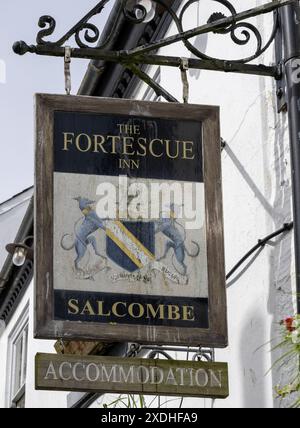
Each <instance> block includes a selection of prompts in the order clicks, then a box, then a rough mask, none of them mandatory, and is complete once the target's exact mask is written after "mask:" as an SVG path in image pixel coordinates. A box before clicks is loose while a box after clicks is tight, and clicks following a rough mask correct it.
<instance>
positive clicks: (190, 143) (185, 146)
mask: <svg viewBox="0 0 300 428" xmlns="http://www.w3.org/2000/svg"><path fill="white" fill-rule="evenodd" d="M182 144H183V154H182V159H188V160H193V159H195V154H194V142H193V141H183V142H182ZM189 146H190V147H189ZM188 153H190V154H193V156H192V157H191V156H188Z"/></svg>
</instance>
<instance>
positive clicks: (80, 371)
mask: <svg viewBox="0 0 300 428" xmlns="http://www.w3.org/2000/svg"><path fill="white" fill-rule="evenodd" d="M35 365H36V377H35V383H36V385H35V386H36V389H37V390H54V391H78V392H94V393H108V392H112V393H126V394H145V395H166V396H168V395H170V396H176V397H178V396H179V397H181V396H183V397H184V396H186V397H212V398H227V397H228V395H229V386H228V366H227V364H225V363H203V362H195V361H194V362H193V361H173V360H148V359H136V358H117V357H92V356H85V357H80V358H79V357H76V356H68V355H64V356H60V355H52V354H37V355H36V360H35Z"/></svg>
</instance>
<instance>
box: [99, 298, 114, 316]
mask: <svg viewBox="0 0 300 428" xmlns="http://www.w3.org/2000/svg"><path fill="white" fill-rule="evenodd" d="M97 303H98V315H99V316H100V317H110V315H111V312H110V311H109V312H107V313H106V314H105V313H104V308H103V305H104V302H103V301H99V300H98V302H97Z"/></svg>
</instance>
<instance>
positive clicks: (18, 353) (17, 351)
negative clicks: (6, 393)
mask: <svg viewBox="0 0 300 428" xmlns="http://www.w3.org/2000/svg"><path fill="white" fill-rule="evenodd" d="M22 354H23V337H22V336H21V337H20V338H19V339H18V340H17V342H16V343H15V344H14V366H15V367H14V385H13V395H14V396H15V395H16V394H17V392H18V391H19V390H20V388H21V386H22V385H21V383H22Z"/></svg>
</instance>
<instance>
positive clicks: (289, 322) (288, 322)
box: [283, 317, 296, 333]
mask: <svg viewBox="0 0 300 428" xmlns="http://www.w3.org/2000/svg"><path fill="white" fill-rule="evenodd" d="M294 321H295V318H292V317H290V318H287V319H285V320H284V321H283V324H284V325H285V327H286V329H287V330H288V331H289V332H290V333H292V332H293V331H295V330H296V329H295V327H293V323H294Z"/></svg>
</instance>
